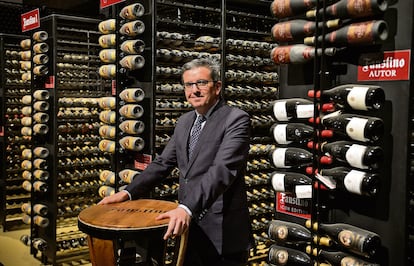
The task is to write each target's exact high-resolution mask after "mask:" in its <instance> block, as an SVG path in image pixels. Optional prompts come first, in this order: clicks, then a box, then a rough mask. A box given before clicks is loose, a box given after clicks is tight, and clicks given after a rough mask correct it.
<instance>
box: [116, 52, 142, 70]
mask: <svg viewBox="0 0 414 266" xmlns="http://www.w3.org/2000/svg"><path fill="white" fill-rule="evenodd" d="M119 64H120V65H121V66H122V67H124V68H126V69H128V70H136V69H141V68H142V67H143V66H144V65H145V58H144V57H143V56H142V55H127V56H125V57H124V58H122V59H121V61H119Z"/></svg>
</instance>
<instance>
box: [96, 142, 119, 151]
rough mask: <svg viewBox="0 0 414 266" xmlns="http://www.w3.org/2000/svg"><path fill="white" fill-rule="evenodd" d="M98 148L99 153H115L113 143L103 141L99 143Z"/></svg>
mask: <svg viewBox="0 0 414 266" xmlns="http://www.w3.org/2000/svg"><path fill="white" fill-rule="evenodd" d="M98 147H99V149H100V150H101V151H104V152H109V153H114V152H115V141H111V140H106V139H103V140H101V141H100V142H99V144H98Z"/></svg>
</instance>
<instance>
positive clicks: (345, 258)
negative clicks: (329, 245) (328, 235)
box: [306, 246, 380, 266]
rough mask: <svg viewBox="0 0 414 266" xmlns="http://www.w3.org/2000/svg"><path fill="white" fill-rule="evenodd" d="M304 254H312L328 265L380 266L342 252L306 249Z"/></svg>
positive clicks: (308, 247)
mask: <svg viewBox="0 0 414 266" xmlns="http://www.w3.org/2000/svg"><path fill="white" fill-rule="evenodd" d="M306 253H308V254H312V255H314V256H315V257H316V256H318V257H319V258H320V259H323V260H324V261H326V262H328V263H329V265H334V266H335V265H338V266H341V265H348V266H380V264H377V263H372V262H367V261H364V260H362V259H360V258H357V257H354V256H352V255H350V254H348V253H345V252H342V251H327V250H324V249H317V248H314V249H313V250H312V248H311V247H310V246H307V247H306Z"/></svg>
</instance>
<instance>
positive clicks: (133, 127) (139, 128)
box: [119, 120, 145, 134]
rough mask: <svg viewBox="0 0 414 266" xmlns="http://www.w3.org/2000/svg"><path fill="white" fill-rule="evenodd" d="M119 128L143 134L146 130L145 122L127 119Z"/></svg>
mask: <svg viewBox="0 0 414 266" xmlns="http://www.w3.org/2000/svg"><path fill="white" fill-rule="evenodd" d="M119 128H120V129H121V130H122V132H124V133H127V134H141V133H142V132H144V129H145V124H144V123H143V122H142V121H138V120H125V121H124V122H122V123H121V124H120V125H119Z"/></svg>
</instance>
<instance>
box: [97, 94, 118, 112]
mask: <svg viewBox="0 0 414 266" xmlns="http://www.w3.org/2000/svg"><path fill="white" fill-rule="evenodd" d="M98 104H99V107H101V108H102V109H107V110H113V109H115V107H116V98H115V97H101V98H99V101H98Z"/></svg>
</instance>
